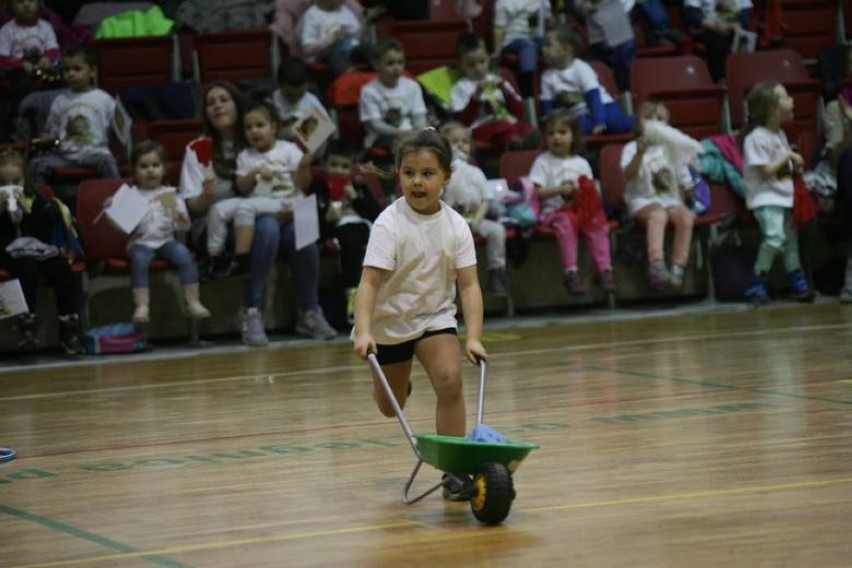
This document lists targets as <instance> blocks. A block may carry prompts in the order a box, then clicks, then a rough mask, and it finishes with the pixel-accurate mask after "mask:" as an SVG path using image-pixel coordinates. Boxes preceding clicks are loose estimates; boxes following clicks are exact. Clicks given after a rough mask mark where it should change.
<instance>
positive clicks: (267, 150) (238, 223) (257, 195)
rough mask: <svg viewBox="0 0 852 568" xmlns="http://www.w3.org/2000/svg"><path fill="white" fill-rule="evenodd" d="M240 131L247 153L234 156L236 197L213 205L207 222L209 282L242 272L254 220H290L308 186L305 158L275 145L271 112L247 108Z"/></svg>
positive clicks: (276, 125) (283, 145)
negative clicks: (228, 251)
mask: <svg viewBox="0 0 852 568" xmlns="http://www.w3.org/2000/svg"><path fill="white" fill-rule="evenodd" d="M242 127H243V134H244V136H245V138H246V141H247V142H248V144H249V148H246V149H245V150H243V151H241V152H240V153H239V154H238V155H237V173H236V175H237V180H236V184H235V186H236V187H235V189H236V191H237V192H239V194H240V195H239V196H238V197H233V198H230V199H222V200H220V201H217V202H216V203H214V204H213V205H212V206H211V207H210V213H209V214H208V217H207V252H208V254H209V255H210V257H211V258H212V259H213V261H212V266H211V270H210V272H211V274H210V275H211V277H213V278H222V277H226V276H233V275H235V274H242V273H245V272H247V271H248V268H249V253H250V251H251V243H252V239H253V238H254V225H255V217H256V216H257V215H263V214H274V215H287V214H291V213H292V203H293V200H294V199H296V198H297V197H298V196H300V195H301V194H302V191H303V190H304V188H307V186H308V183H309V182H310V163H311V155H310V154H305V153H303V152H302V151H301V150H300V149H299V147H298V146H296V145H295V144H293V143H291V142H287V141H284V140H277V139H276V137H275V134H276V132H277V131H278V128H279V122H278V117H277V114H276V112H275V110H274V109H273V108H272V107H271V106H269V105H268V104H267V103H263V102H254V103H250V104H248V105H247V106H246V108H245V111H244V113H243V118H242ZM230 221H233V222H234V258H233V259H232V260H231V262H230V263H228V262H227V261H226V259H225V258H224V256H223V252H224V250H225V244H226V239H227V236H228V224H229V223H230Z"/></svg>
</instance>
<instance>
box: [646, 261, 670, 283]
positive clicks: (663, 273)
mask: <svg viewBox="0 0 852 568" xmlns="http://www.w3.org/2000/svg"><path fill="white" fill-rule="evenodd" d="M648 282H649V283H650V284H651V288H652V289H653V290H665V289H666V288H668V287H669V286H671V284H672V277H671V274H669V270H668V269H667V268H666V263H665V262H663V261H662V260H655V261H653V262H652V263H651V264H650V265H649V266H648Z"/></svg>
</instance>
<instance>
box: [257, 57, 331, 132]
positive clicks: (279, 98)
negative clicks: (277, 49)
mask: <svg viewBox="0 0 852 568" xmlns="http://www.w3.org/2000/svg"><path fill="white" fill-rule="evenodd" d="M309 78H310V77H309V76H308V70H307V68H306V67H305V62H304V61H302V60H301V59H299V58H298V57H288V58H286V59H284V60H283V61H282V62H281V64H280V65H279V66H278V88H277V89H275V91H274V92H273V93H272V97H271V98H270V101H269V102H270V103H271V104H272V106H274V107H275V110H276V111H277V112H278V119H279V120H280V122H281V128H280V130H279V132H278V137H279V138H283V139H284V140H291V141H292V140H295V139H296V133H295V132H294V131H293V125H294V124H295V123H296V122H298V121H299V120H300V119H301V118H303V117H304V116H306V115H307V113H309V112H311V111H312V110H313V109H316V110H317V111H319V112H320V114H322V115H323V116H325V117H326V118H329V116H328V111H327V110H326V109H325V106H324V105H323V104H322V102H320V100H319V99H318V98H317V97H316V95H314V94H313V93H311V92H310V91H308V80H309ZM329 120H330V118H329Z"/></svg>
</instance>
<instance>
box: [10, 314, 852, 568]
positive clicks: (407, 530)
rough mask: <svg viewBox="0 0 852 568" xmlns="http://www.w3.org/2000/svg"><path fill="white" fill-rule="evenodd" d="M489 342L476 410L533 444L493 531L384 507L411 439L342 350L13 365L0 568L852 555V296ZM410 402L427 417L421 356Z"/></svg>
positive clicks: (602, 322) (417, 422)
mask: <svg viewBox="0 0 852 568" xmlns="http://www.w3.org/2000/svg"><path fill="white" fill-rule="evenodd" d="M486 346H487V347H488V348H489V350H490V352H491V354H492V360H491V364H490V366H489V373H488V376H489V386H488V389H487V395H486V422H487V423H489V424H490V425H492V426H494V427H496V428H498V429H499V430H502V431H503V432H505V433H507V434H509V435H510V437H511V438H514V439H518V440H524V441H530V442H537V443H539V444H541V446H542V447H541V449H539V450H536V451H534V452H532V453H531V454H530V455H529V457H528V458H527V460H526V461H525V462H524V464H523V466H522V467H521V468H520V469H519V470H518V472H517V474H516V475H515V488H516V490H517V499H516V500H515V502H514V505H513V507H512V511H511V513H510V515H509V517H508V519H507V521H506V523H505V524H504V525H503V526H501V527H497V528H484V527H481V526H479V525H478V523H477V522H476V521H475V520H474V518H473V516H472V515H471V513H470V510H469V507H468V506H467V504H457V503H448V502H444V501H443V500H442V499H441V498H440V497H439V496H437V495H433V496H430V497H427V498H426V499H425V500H424V501H421V502H420V503H417V504H414V505H411V506H406V505H404V504H402V502H401V499H400V496H401V490H402V486H403V484H404V481H405V480H406V479H407V476H408V474H409V473H410V469H411V467H412V466H413V464H414V458H413V454H412V451H411V448H410V447H409V446H408V445H407V442H406V440H405V438H404V436H403V432H402V430H401V428H400V427H399V425H398V424H397V423H396V421H394V420H387V419H384V418H383V417H381V416H380V415H379V413H378V411H377V410H376V409H375V407H374V404H373V401H372V399H371V396H370V386H369V385H370V382H369V381H370V378H369V373H368V370H367V366H366V364H365V363H364V362H362V361H360V360H358V359H357V358H356V357H354V355H352V354H351V352H350V349H351V348H350V344H349V342H348V341H346V340H344V339H341V340H339V341H336V342H331V343H328V344H316V343H309V342H296V343H293V344H287V345H279V346H277V347H276V348H271V349H266V350H248V349H243V348H236V347H231V348H227V349H208V350H202V351H196V352H191V353H184V354H181V355H178V356H173V357H168V358H159V357H160V356H149V357H133V358H126V359H122V358H116V359H111V360H107V361H105V362H100V361H99V362H97V363H93V362H89V361H87V362H86V363H84V364H77V365H71V366H31V367H27V368H14V369H10V368H8V367H7V369H6V371H5V372H2V371H0V445H7V446H12V447H14V448H15V449H16V450H17V451H18V453H19V457H18V459H17V460H14V461H12V462H9V463H6V464H2V465H0V566H4V567H23V566H26V567H34V566H84V567H107V566H121V567H124V566H131V567H135V566H139V567H148V566H166V567H189V566H191V567H207V566H210V567H228V568H231V567H238V566H239V567H242V566H251V567H254V566H261V567H263V566H323V567H326V566H524V567H525V568H530V567H534V566H536V567H537V566H595V567H597V566H631V567H632V566H654V567H656V566H690V567H695V566H749V567H751V566H819V567H827V566H849V565H850V564H852V539H851V538H850V534H849V533H850V528H852V524H850V518H852V308H848V307H841V306H839V305H838V304H837V303H836V300H834V301H831V302H830V303H829V302H825V303H820V304H817V305H812V306H794V305H776V306H772V307H770V308H767V309H760V310H757V311H754V310H745V309H739V308H737V309H732V308H728V309H722V310H705V311H698V312H693V313H687V314H679V315H676V314H672V315H666V316H652V315H648V316H647V317H631V318H611V317H602V318H596V319H592V320H590V321H576V320H575V321H572V320H570V319H562V320H559V321H557V322H555V323H554V322H550V323H549V324H542V322H541V321H536V322H533V321H530V320H521V319H519V320H517V321H516V322H513V325H512V326H509V325H508V324H505V323H504V324H503V325H502V326H500V327H493V326H492V327H489V329H488V335H487V337H486ZM476 379H477V372H476V370H475V369H474V368H473V367H466V385H467V386H466V391H465V392H466V397H467V400H468V411H469V414H470V416H471V417H472V416H473V413H474V410H475V406H474V405H475V400H476V398H475V397H476V383H477V381H476ZM407 410H408V414H409V417H410V418H411V420H412V424H413V427H414V430H415V432H423V433H427V432H431V431H433V425H434V418H433V413H434V395H433V394H432V392H431V389H430V387H429V386H428V383H427V381H426V379H425V377H424V375H423V373H422V371H420V369H419V367H418V366H415V375H414V393H413V396H412V399H411V401H410V405H409V408H408V409H407ZM471 419H472V418H471ZM422 475H424V477H423V478H422V481H423V483H426V482H430V481H435V480H437V479H438V476H439V474H438V472H436V471H435V470H434V469H432V468H431V467H426V468H425V473H424V474H422Z"/></svg>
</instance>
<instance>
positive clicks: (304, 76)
mask: <svg viewBox="0 0 852 568" xmlns="http://www.w3.org/2000/svg"><path fill="white" fill-rule="evenodd" d="M309 78H310V77H309V76H308V68H307V67H306V66H305V62H304V61H302V59H301V58H299V57H287V58H285V59H283V60H282V61H281V64H280V65H278V84H279V85H287V86H288V87H301V86H302V85H305V84H306V83H307V82H308V79H309Z"/></svg>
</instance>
